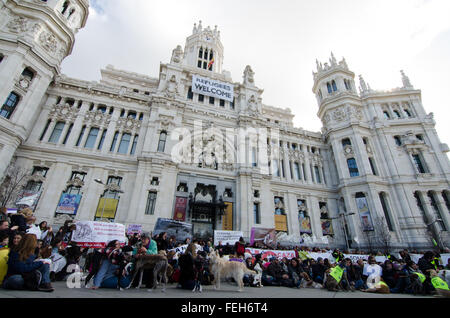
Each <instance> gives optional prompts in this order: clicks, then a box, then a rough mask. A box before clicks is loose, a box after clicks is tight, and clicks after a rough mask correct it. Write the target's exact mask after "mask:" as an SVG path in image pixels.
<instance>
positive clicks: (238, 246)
mask: <svg viewBox="0 0 450 318" xmlns="http://www.w3.org/2000/svg"><path fill="white" fill-rule="evenodd" d="M234 250H235V253H236V256H237V257H242V258H243V257H244V254H245V241H244V238H243V237H240V238H239V241H238V242H236V243H235V244H234Z"/></svg>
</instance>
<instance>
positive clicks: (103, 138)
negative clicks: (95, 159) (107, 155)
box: [97, 129, 107, 150]
mask: <svg viewBox="0 0 450 318" xmlns="http://www.w3.org/2000/svg"><path fill="white" fill-rule="evenodd" d="M106 132H107V130H106V129H103V132H102V137H101V138H100V142H99V144H98V147H97V149H98V150H102V148H103V143H104V142H105V137H106Z"/></svg>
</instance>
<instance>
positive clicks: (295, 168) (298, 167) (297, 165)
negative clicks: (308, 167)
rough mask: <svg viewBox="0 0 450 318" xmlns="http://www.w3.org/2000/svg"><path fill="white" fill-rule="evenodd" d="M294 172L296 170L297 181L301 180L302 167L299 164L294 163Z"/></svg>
mask: <svg viewBox="0 0 450 318" xmlns="http://www.w3.org/2000/svg"><path fill="white" fill-rule="evenodd" d="M294 170H295V179H296V180H300V179H301V178H300V165H299V164H298V162H296V163H294Z"/></svg>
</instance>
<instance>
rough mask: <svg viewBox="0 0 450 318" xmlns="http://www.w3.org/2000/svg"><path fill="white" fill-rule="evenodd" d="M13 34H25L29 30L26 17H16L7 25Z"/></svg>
mask: <svg viewBox="0 0 450 318" xmlns="http://www.w3.org/2000/svg"><path fill="white" fill-rule="evenodd" d="M6 27H7V28H8V29H9V31H11V32H13V33H25V32H26V31H27V30H28V21H27V19H25V18H24V17H16V18H14V19H13V20H11V21H9V23H8V24H7V25H6Z"/></svg>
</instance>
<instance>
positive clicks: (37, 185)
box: [25, 181, 42, 192]
mask: <svg viewBox="0 0 450 318" xmlns="http://www.w3.org/2000/svg"><path fill="white" fill-rule="evenodd" d="M41 188H42V182H40V181H38V182H37V181H28V183H27V185H26V186H25V190H27V191H31V192H39V190H41Z"/></svg>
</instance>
